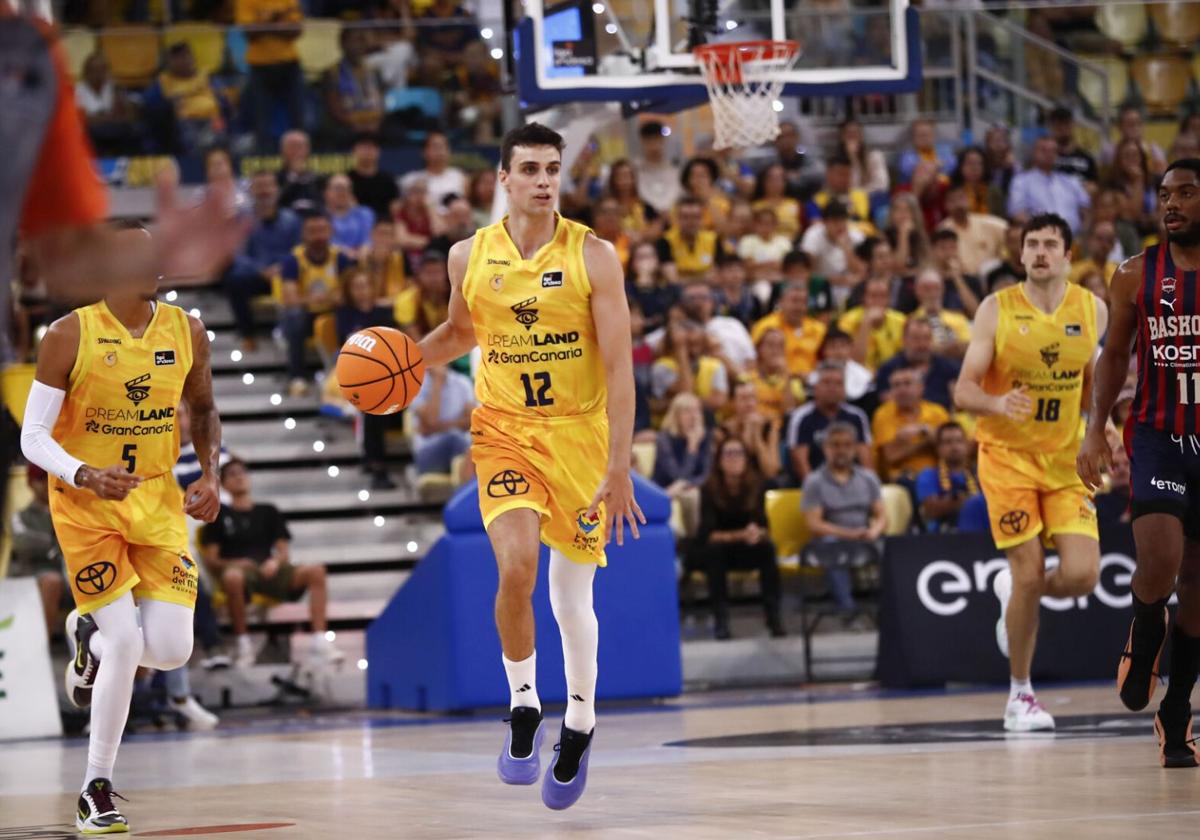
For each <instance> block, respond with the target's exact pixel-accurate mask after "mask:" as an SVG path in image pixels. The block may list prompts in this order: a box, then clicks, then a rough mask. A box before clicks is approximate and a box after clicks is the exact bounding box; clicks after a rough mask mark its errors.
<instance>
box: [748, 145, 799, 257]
mask: <svg viewBox="0 0 1200 840" xmlns="http://www.w3.org/2000/svg"><path fill="white" fill-rule="evenodd" d="M751 209H753V210H754V212H755V213H756V214H757V213H758V212H759V211H760V210H770V211H771V212H772V213H774V214H775V220H776V222H777V224H776V228H775V229H776V231H777V232H778V233H779V234H780V235H782V236H786V237H787V238H788V241H789V242H790V241H791V240H793V239H795V238H796V237H797V236H799V235H800V231H801V230H803V229H804V224H805V219H804V209H803V208H802V207H801V206H800V202H799V201H797V200H796V199H794V198H792V197H791V196H790V195H788V182H787V173H786V172H785V171H784V168H783V165H782V164H778V163H772V164H771V165H770V166H768V167H767V168H766V169H764V170H763V171H762V172H759V173H758V177H757V178H756V179H755V184H754V202H753V204H751Z"/></svg>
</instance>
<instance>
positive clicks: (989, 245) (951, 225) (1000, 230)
mask: <svg viewBox="0 0 1200 840" xmlns="http://www.w3.org/2000/svg"><path fill="white" fill-rule="evenodd" d="M938 230H939V231H943V230H951V231H954V233H955V235H956V236H957V237H958V263H959V265H961V266H962V271H963V274H964V276H965V275H970V276H974V277H976V278H978V276H979V273H980V269H981V268H982V266H983V265H985V264H986V263H988V262H990V261H992V260H998V259H1000V258H1001V256H1002V255H1003V254H1004V234H1005V233H1006V232H1007V231H1008V222H1006V221H1005V220H1004V219H1002V218H1000V217H999V216H992V215H990V214H987V213H976V212H973V211H972V210H971V209H970V202H969V200H968V198H967V193H966V190H964V189H963V188H962V187H951V188H950V190H949V191H948V192H947V193H946V218H945V219H944V220H943V221H942V223H941V224H940V225H939V226H938ZM960 296H961V295H960Z"/></svg>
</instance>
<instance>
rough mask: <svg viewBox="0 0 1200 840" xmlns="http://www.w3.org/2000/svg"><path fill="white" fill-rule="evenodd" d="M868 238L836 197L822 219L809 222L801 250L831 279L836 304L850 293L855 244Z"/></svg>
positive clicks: (823, 275)
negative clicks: (852, 223) (854, 225)
mask: <svg viewBox="0 0 1200 840" xmlns="http://www.w3.org/2000/svg"><path fill="white" fill-rule="evenodd" d="M864 239H866V236H865V235H864V234H863V233H862V231H860V230H858V229H857V228H855V227H852V226H851V225H850V213H849V211H848V210H847V209H846V205H844V204H842V203H841V202H840V201H837V200H834V201H831V202H829V204H827V205H825V211H824V213H823V214H822V216H821V218H820V220H818V221H816V222H813V223H812V224H811V225H809V227H808V230H806V231H804V235H803V236H802V237H800V250H801V251H804V252H805V253H806V254H808V255H809V256H810V257H811V258H812V270H813V273H814V274H818V275H820V276H821V277H824V278H825V279H826V280H828V281H829V284H830V286H832V291H833V301H834V306H835V307H840V306H841V305H842V304H843V303H844V302H845V300H846V298H847V297H848V296H849V294H850V288H851V286H852V285H853V282H854V274H855V271H854V269H855V268H856V267H857V258H856V257H855V256H854V246H856V245H858V244H859V243H860V242H862V241H863V240H864Z"/></svg>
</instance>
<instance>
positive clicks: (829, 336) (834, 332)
mask: <svg viewBox="0 0 1200 840" xmlns="http://www.w3.org/2000/svg"><path fill="white" fill-rule="evenodd" d="M831 341H850V342H853V341H854V337H853V336H852V335H850V333H848V332H843V331H842V330H840V329H838V328H837V327H831V328H830V329H829V330H828V331H827V332H826V333H825V337H824V338H823V339H821V346H820V347H819V348H818V349H817V358H818V359H821V360H822V361H823V360H824V358H825V349H826V348H827V347H828V346H829V343H830V342H831ZM817 368H818V369H820V364H818V365H817Z"/></svg>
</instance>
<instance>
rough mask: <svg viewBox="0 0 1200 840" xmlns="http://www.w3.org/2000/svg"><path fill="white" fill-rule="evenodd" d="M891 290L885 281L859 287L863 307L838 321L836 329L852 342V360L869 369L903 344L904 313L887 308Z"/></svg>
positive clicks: (885, 359) (892, 354)
mask: <svg viewBox="0 0 1200 840" xmlns="http://www.w3.org/2000/svg"><path fill="white" fill-rule="evenodd" d="M890 295H891V290H890V289H889V288H888V283H887V281H885V280H868V281H867V282H866V283H865V284H864V285H863V304H862V306H856V307H854V308H853V309H849V310H847V311H846V314H844V315H843V316H842V317H841V318H839V319H838V329H840V330H841V331H842V332H844V333H846V334H848V335H849V336H850V337H851V338H853V339H854V350H853V355H854V360H855V361H856V362H859V363H860V364H863V365H866V366H867V368H869V369H870V370H878V369H879V366H880V365H881V364H883V363H884V362H885V361H887V360H888V359H890V358H891V357H892V356H894V355H896V354H897V353H898V352H900V348H901V346H902V345H903V343H904V323H905V320H906V319H905V317H904V313H902V312H897V311H896V310H895V309H892V308H890V307H889V306H888V298H889V297H890Z"/></svg>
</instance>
